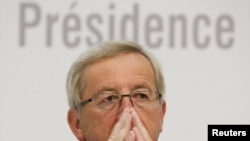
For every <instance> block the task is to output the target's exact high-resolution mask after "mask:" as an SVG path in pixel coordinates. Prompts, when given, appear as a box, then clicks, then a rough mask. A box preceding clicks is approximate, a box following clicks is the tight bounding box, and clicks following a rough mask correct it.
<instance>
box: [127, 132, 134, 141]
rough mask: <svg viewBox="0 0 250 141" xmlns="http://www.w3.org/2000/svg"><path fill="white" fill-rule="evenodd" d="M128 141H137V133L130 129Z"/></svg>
mask: <svg viewBox="0 0 250 141" xmlns="http://www.w3.org/2000/svg"><path fill="white" fill-rule="evenodd" d="M126 141H135V133H134V131H129V134H128V138H127V139H126Z"/></svg>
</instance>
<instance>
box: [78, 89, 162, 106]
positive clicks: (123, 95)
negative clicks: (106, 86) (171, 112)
mask: <svg viewBox="0 0 250 141" xmlns="http://www.w3.org/2000/svg"><path fill="white" fill-rule="evenodd" d="M150 91H151V92H153V93H155V94H156V98H155V99H159V101H160V100H161V98H162V94H161V93H160V92H159V91H158V90H156V91H153V90H150ZM133 92H134V91H132V92H130V93H129V94H120V93H116V94H117V95H121V96H120V97H121V98H120V100H119V102H121V101H122V98H123V97H129V99H130V101H131V103H132V106H134V103H133V100H132V99H131V96H132V95H131V94H132V93H133ZM98 94H100V93H97V94H95V95H93V96H92V97H91V98H89V99H86V100H82V101H81V102H80V103H79V106H80V107H83V106H84V105H86V104H88V103H89V102H92V101H93V98H94V97H95V96H96V95H98Z"/></svg>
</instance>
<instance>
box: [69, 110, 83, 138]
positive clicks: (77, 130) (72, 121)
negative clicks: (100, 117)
mask: <svg viewBox="0 0 250 141" xmlns="http://www.w3.org/2000/svg"><path fill="white" fill-rule="evenodd" d="M67 121H68V124H69V126H70V128H71V131H72V132H73V134H74V135H75V136H76V138H77V139H78V140H79V141H84V135H83V132H82V129H81V122H80V115H79V114H78V111H77V110H76V109H69V111H68V116H67Z"/></svg>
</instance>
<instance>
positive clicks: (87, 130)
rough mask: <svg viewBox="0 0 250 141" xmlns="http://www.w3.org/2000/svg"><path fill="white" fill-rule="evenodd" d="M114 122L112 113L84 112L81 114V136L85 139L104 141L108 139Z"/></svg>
mask: <svg viewBox="0 0 250 141" xmlns="http://www.w3.org/2000/svg"><path fill="white" fill-rule="evenodd" d="M115 121H116V114H113V113H106V114H105V113H103V112H100V111H95V110H91V111H88V110H86V112H85V113H83V114H82V118H81V123H82V124H81V125H82V129H83V131H82V132H83V134H85V136H86V137H87V138H90V139H92V138H96V137H100V138H101V139H105V138H107V137H108V135H109V133H110V131H111V130H112V127H113V125H114V123H115Z"/></svg>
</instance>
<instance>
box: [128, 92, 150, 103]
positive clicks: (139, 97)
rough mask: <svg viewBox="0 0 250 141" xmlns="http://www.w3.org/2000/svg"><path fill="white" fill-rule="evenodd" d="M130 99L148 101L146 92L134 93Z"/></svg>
mask: <svg viewBox="0 0 250 141" xmlns="http://www.w3.org/2000/svg"><path fill="white" fill-rule="evenodd" d="M132 97H133V98H134V99H135V100H137V101H149V100H150V99H149V93H148V92H146V91H145V92H135V93H134V94H133V95H132Z"/></svg>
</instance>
